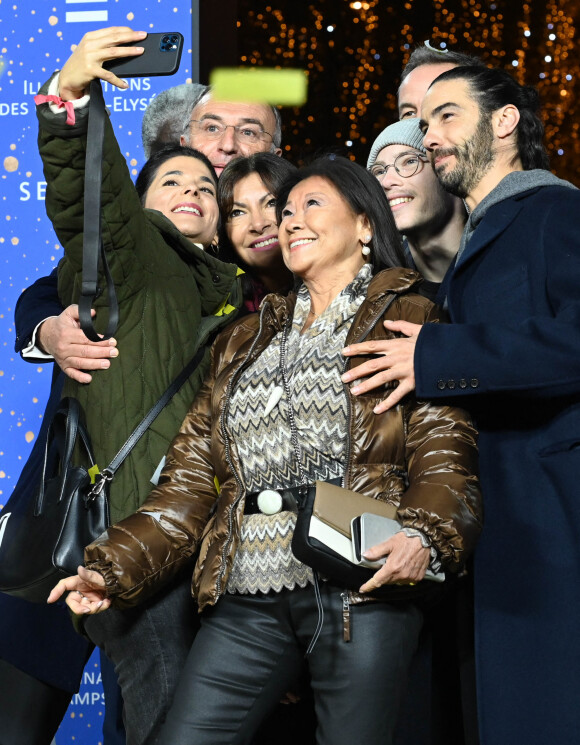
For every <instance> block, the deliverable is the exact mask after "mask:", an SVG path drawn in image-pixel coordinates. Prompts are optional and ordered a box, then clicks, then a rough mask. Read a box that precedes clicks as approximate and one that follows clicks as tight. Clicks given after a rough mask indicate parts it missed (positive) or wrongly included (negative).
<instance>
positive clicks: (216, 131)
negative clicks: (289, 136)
mask: <svg viewBox="0 0 580 745" xmlns="http://www.w3.org/2000/svg"><path fill="white" fill-rule="evenodd" d="M244 125H246V127H244ZM224 126H225V127H226V128H225V129H223V127H224ZM234 127H237V128H238V131H236V130H235V129H234ZM220 130H223V131H220ZM275 130H276V120H275V118H274V112H273V111H272V109H271V108H270V107H269V106H263V105H262V104H256V103H243V102H241V101H235V102H233V101H214V100H212V99H211V98H210V99H209V100H207V101H205V102H203V103H200V104H198V105H197V106H196V107H195V108H194V109H193V111H192V113H191V124H190V129H189V139H187V138H183V137H182V138H181V141H182V144H187V145H189V146H190V147H193V148H195V149H196V150H199V151H200V152H202V153H203V154H204V155H206V156H207V157H208V158H209V160H210V162H211V164H212V166H213V167H214V168H215V172H216V173H217V175H218V176H219V175H220V174H221V172H222V171H223V169H224V168H225V167H226V165H227V164H228V163H229V162H230V161H231V160H234V158H240V157H246V156H248V155H252V154H253V153H260V152H264V153H267V152H270V151H271V152H274V153H276V154H277V155H280V154H281V152H282V151H281V150H280V148H276V147H274V144H273V141H272V136H273V135H274V133H275ZM262 133H263V134H262Z"/></svg>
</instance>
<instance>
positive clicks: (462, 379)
mask: <svg viewBox="0 0 580 745" xmlns="http://www.w3.org/2000/svg"><path fill="white" fill-rule="evenodd" d="M459 387H460V388H467V380H465V378H461V380H460V381H459Z"/></svg>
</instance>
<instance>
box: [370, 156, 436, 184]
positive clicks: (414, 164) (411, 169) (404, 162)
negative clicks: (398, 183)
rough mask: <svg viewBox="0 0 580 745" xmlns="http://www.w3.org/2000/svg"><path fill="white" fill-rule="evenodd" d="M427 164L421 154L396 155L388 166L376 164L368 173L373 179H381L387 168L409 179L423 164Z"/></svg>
mask: <svg viewBox="0 0 580 745" xmlns="http://www.w3.org/2000/svg"><path fill="white" fill-rule="evenodd" d="M426 162H427V156H426V155H423V154H422V153H401V154H400V155H397V157H396V158H395V160H394V162H393V163H389V165H383V164H382V163H376V164H375V165H374V166H372V167H371V168H370V172H371V173H372V175H373V176H374V177H375V178H382V177H383V176H384V175H385V174H386V173H387V171H388V170H389V168H391V167H392V168H394V169H395V171H396V172H397V173H398V174H399V176H402V177H403V178H409V177H410V176H414V175H415V174H416V173H417V171H418V170H419V168H421V166H422V164H423V163H426Z"/></svg>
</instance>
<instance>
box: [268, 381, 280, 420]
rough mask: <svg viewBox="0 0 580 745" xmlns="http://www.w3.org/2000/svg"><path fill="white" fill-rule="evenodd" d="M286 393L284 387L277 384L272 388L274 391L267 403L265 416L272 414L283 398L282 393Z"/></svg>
mask: <svg viewBox="0 0 580 745" xmlns="http://www.w3.org/2000/svg"><path fill="white" fill-rule="evenodd" d="M283 393H284V389H283V388H282V387H281V386H279V385H276V386H274V388H272V392H271V393H270V398H269V399H268V403H267V404H266V408H265V409H264V418H266V417H267V416H268V414H270V412H271V411H272V410H273V409H274V408H275V407H276V406H277V405H278V402H279V401H280V399H281V398H282V394H283Z"/></svg>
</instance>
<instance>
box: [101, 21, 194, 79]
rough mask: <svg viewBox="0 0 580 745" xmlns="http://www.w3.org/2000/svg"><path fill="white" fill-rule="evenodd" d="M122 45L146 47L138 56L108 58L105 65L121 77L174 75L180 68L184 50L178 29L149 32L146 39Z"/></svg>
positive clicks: (181, 36)
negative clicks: (165, 31)
mask: <svg viewBox="0 0 580 745" xmlns="http://www.w3.org/2000/svg"><path fill="white" fill-rule="evenodd" d="M119 46H122V47H144V49H145V51H144V52H143V54H140V55H139V56H137V57H123V59H114V60H107V61H106V62H104V63H103V67H105V68H106V69H107V70H111V72H114V73H115V75H117V76H118V77H120V78H151V77H154V76H155V75H174V74H175V73H176V72H177V70H178V69H179V62H180V60H181V53H182V51H183V35H182V34H180V33H179V32H178V31H171V32H167V33H155V34H147V36H146V37H145V39H141V40H140V41H135V42H130V43H128V44H119Z"/></svg>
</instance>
